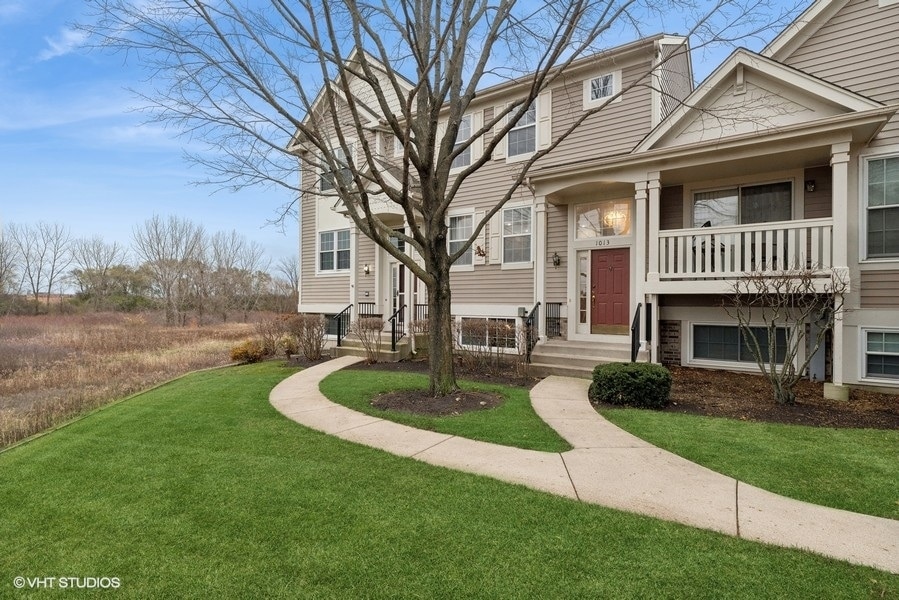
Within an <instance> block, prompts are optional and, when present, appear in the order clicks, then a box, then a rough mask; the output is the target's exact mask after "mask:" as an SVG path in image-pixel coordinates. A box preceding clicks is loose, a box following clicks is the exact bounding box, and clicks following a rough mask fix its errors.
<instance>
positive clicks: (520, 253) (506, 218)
mask: <svg viewBox="0 0 899 600" xmlns="http://www.w3.org/2000/svg"><path fill="white" fill-rule="evenodd" d="M531 231H532V227H531V207H530V206H521V207H513V208H506V209H503V231H502V234H503V263H529V262H531Z"/></svg>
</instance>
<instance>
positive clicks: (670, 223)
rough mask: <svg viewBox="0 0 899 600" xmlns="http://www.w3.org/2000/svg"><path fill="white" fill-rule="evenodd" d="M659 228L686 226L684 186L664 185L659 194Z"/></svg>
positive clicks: (680, 227) (681, 227)
mask: <svg viewBox="0 0 899 600" xmlns="http://www.w3.org/2000/svg"><path fill="white" fill-rule="evenodd" d="M659 210H660V214H659V229H662V230H665V229H683V228H684V186H682V185H672V186H668V187H663V188H662V191H661V194H660V196H659Z"/></svg>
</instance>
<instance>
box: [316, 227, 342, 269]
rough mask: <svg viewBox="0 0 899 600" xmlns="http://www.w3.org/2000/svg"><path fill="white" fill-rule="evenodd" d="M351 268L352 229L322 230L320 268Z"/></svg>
mask: <svg viewBox="0 0 899 600" xmlns="http://www.w3.org/2000/svg"><path fill="white" fill-rule="evenodd" d="M349 268H350V230H349V229H340V230H338V231H321V232H319V234H318V270H319V271H320V272H335V271H346V270H348V269H349Z"/></svg>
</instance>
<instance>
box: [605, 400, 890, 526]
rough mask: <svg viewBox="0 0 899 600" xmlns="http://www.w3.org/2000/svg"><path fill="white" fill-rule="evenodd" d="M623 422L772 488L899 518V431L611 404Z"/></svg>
mask: <svg viewBox="0 0 899 600" xmlns="http://www.w3.org/2000/svg"><path fill="white" fill-rule="evenodd" d="M600 412H601V413H602V414H603V416H605V417H606V418H607V419H609V420H610V421H611V422H613V423H615V424H616V425H618V426H619V427H621V428H623V429H625V430H627V431H629V432H631V433H633V434H634V435H636V436H638V437H640V438H642V439H644V440H646V441H648V442H650V443H651V444H655V445H656V446H659V447H661V448H665V449H666V450H670V451H671V452H674V453H675V454H679V455H680V456H683V457H684V458H686V459H689V460H691V461H693V462H697V463H699V464H701V465H705V466H706V467H708V468H710V469H712V470H713V471H718V472H719V473H724V474H726V475H730V476H731V477H734V478H736V479H739V480H740V481H745V482H746V483H749V484H752V485H755V486H758V487H761V488H764V489H766V490H769V491H772V492H775V493H778V494H782V495H784V496H789V497H790V498H796V499H798V500H805V501H808V502H813V503H815V504H822V505H824V506H832V507H834V508H842V509H845V510H851V511H855V512H860V513H866V514H869V515H876V516H879V517H887V518H891V519H899V431H884V430H877V429H832V428H824V427H804V426H799V425H780V424H773V423H755V422H746V421H736V420H733V419H720V418H709V417H699V416H695V415H681V414H672V413H659V412H653V411H648V410H637V409H603V410H601V411H600Z"/></svg>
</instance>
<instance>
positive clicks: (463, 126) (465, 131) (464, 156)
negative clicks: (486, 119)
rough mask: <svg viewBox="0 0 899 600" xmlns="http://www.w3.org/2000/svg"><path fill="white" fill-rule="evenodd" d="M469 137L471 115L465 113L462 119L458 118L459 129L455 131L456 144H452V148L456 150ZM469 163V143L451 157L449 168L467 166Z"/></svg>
mask: <svg viewBox="0 0 899 600" xmlns="http://www.w3.org/2000/svg"><path fill="white" fill-rule="evenodd" d="M469 138H471V115H465V116H464V117H462V119H460V120H459V131H458V133H456V145H455V146H454V150H458V148H459V146H460V145H461V144H463V143H465V142H467V141H468V139H469ZM470 164H471V145H470V144H469V146H468V147H467V148H465V150H463V151H462V152H460V153H459V154H458V155H457V156H456V158H454V159H453V162H452V164H451V165H450V168H451V169H461V168H462V167H467V166H468V165H470Z"/></svg>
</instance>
